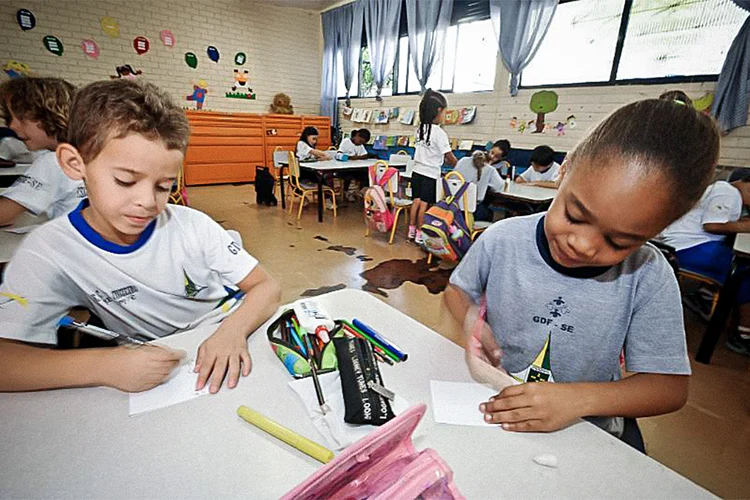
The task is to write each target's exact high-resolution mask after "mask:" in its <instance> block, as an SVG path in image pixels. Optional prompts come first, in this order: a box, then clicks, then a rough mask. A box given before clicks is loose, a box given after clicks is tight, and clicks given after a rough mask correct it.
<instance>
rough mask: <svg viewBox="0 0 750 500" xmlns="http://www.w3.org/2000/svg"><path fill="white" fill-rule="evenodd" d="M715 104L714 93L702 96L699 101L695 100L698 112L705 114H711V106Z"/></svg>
mask: <svg viewBox="0 0 750 500" xmlns="http://www.w3.org/2000/svg"><path fill="white" fill-rule="evenodd" d="M713 103H714V93H713V92H706V93H705V94H703V95H702V96H700V97H699V98H698V99H693V106H694V107H695V110H696V111H700V112H701V113H704V114H709V113H710V112H711V105H712V104H713Z"/></svg>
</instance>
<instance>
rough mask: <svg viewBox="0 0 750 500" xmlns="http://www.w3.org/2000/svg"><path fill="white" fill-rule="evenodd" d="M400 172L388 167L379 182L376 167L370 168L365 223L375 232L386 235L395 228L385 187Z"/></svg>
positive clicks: (366, 193) (366, 192)
mask: <svg viewBox="0 0 750 500" xmlns="http://www.w3.org/2000/svg"><path fill="white" fill-rule="evenodd" d="M397 172H398V170H396V169H395V168H393V167H388V168H387V169H386V171H385V172H384V173H383V176H382V177H381V178H380V180H378V171H377V167H376V166H375V165H372V166H370V181H371V182H370V184H372V185H371V186H370V187H368V188H367V190H366V191H365V223H366V224H367V227H369V228H370V229H371V230H373V231H379V232H381V233H386V232H388V231H390V230H391V228H392V227H393V212H392V211H391V210H389V209H388V203H387V201H386V197H385V190H384V189H383V186H386V185H387V184H388V181H390V179H391V177H393V176H394V175H395V174H396V173H397Z"/></svg>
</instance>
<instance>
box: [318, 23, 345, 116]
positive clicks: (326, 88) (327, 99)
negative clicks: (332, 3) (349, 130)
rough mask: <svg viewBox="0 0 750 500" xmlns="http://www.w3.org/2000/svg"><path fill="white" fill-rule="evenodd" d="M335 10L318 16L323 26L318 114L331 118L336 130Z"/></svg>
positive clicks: (336, 51) (336, 41) (337, 110)
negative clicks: (321, 71) (321, 72)
mask: <svg viewBox="0 0 750 500" xmlns="http://www.w3.org/2000/svg"><path fill="white" fill-rule="evenodd" d="M339 17H340V14H339V13H338V12H337V10H329V11H328V12H323V14H321V16H320V20H321V23H322V24H323V74H322V75H321V76H322V79H321V89H320V114H321V115H323V116H329V117H330V118H331V126H332V127H334V128H336V127H337V126H338V121H339V106H338V101H337V99H336V96H337V93H338V92H337V91H338V88H337V87H338V68H337V66H336V55H337V53H338V49H339V46H338V41H339V36H338V29H337V25H338V22H337V21H338V18H339Z"/></svg>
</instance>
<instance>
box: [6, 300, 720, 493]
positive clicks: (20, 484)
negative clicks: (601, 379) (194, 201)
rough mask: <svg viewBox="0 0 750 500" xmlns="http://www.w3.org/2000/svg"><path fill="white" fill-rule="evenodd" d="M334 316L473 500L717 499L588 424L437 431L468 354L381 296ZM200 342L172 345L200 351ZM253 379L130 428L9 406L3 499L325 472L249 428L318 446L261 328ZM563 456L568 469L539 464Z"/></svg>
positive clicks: (96, 393)
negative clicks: (367, 332)
mask: <svg viewBox="0 0 750 500" xmlns="http://www.w3.org/2000/svg"><path fill="white" fill-rule="evenodd" d="M318 300H319V301H320V303H321V304H322V305H323V306H324V307H325V308H326V309H327V310H328V311H329V312H330V313H331V314H332V315H333V316H334V317H337V318H338V317H343V318H349V319H351V318H352V317H357V318H359V319H362V320H363V321H365V322H367V323H369V324H370V325H371V326H372V327H373V328H375V329H377V330H380V331H381V332H382V333H383V334H384V335H386V336H388V337H389V338H392V339H393V341H394V342H396V343H397V344H399V345H400V346H401V347H402V348H403V349H404V350H405V351H406V352H407V353H408V354H409V360H408V361H406V362H404V363H400V364H398V365H396V366H383V367H382V371H383V378H384V381H385V383H386V385H387V386H388V387H389V388H391V389H393V390H395V391H396V392H397V393H399V394H401V395H402V396H403V397H404V398H406V399H407V400H408V401H409V403H410V404H416V403H419V402H425V403H427V405H428V411H427V413H426V414H425V417H424V419H423V420H422V423H421V424H420V426H419V427H418V428H417V431H416V433H415V439H414V440H415V445H416V447H417V449H424V448H433V449H435V450H437V451H438V452H439V453H440V455H441V456H442V457H443V458H444V459H445V460H446V462H447V463H448V464H449V465H450V467H451V468H452V469H453V471H454V473H455V479H456V484H457V485H458V487H459V489H460V490H461V492H462V493H463V494H464V495H466V497H467V498H560V497H572V498H603V497H611V498H708V497H710V494H709V493H708V492H707V491H705V490H703V489H701V488H700V487H698V486H696V485H695V484H693V483H691V482H690V481H688V480H687V479H685V478H683V477H681V476H679V475H678V474H676V473H675V472H672V471H671V470H669V469H667V468H666V467H664V466H662V465H660V464H659V463H657V462H655V461H654V460H652V459H650V458H647V457H645V456H643V455H641V454H640V453H638V452H636V451H635V450H633V449H632V448H630V447H629V446H627V445H625V444H622V443H621V442H620V441H619V440H617V439H615V438H614V437H611V436H610V435H609V434H607V433H605V432H604V431H601V430H599V429H598V428H596V427H594V426H593V425H592V424H589V423H585V422H581V423H578V424H576V425H573V426H571V427H569V428H567V429H565V430H563V431H560V432H556V433H553V434H521V433H510V432H505V431H503V430H501V429H499V428H497V427H493V426H488V427H487V428H483V427H456V426H448V425H440V424H436V423H435V422H434V419H433V415H432V411H431V409H429V406H430V405H431V401H430V395H429V380H430V379H434V380H451V381H469V380H470V377H469V374H468V371H467V369H466V365H465V363H464V361H463V351H462V350H461V349H460V348H459V347H457V346H456V345H455V344H453V343H452V342H450V341H449V340H447V339H445V338H444V337H442V336H440V335H438V334H437V333H435V332H433V331H431V330H429V329H428V328H426V327H425V326H423V325H421V324H419V323H417V322H416V321H414V320H413V319H411V318H409V317H407V316H405V315H403V314H402V313H400V312H398V311H396V310H395V309H393V308H392V307H390V306H388V305H387V304H385V303H384V302H382V301H380V300H379V299H377V298H375V297H373V296H372V295H370V294H368V293H366V292H362V291H353V290H341V291H338V292H333V293H329V294H325V295H321V296H319V297H318ZM205 334H206V333H205V331H204V332H200V331H198V332H192V333H187V334H183V335H179V336H173V337H172V338H169V339H167V341H168V343H170V344H171V345H174V346H180V347H190V348H191V350H190V351H189V352H190V355H192V354H193V353H194V350H195V347H196V346H197V345H198V343H199V341H200V340H201V338H202V337H203V336H204V335H205ZM249 342H250V352H251V355H252V357H253V371H252V373H251V374H250V376H249V377H248V378H245V379H242V380H241V381H240V384H239V386H238V387H237V388H236V389H234V390H231V391H228V390H222V392H220V393H219V394H218V395H214V396H210V395H207V396H202V397H199V398H197V399H194V400H192V401H188V402H186V403H182V404H179V405H175V406H172V407H169V408H165V409H162V410H158V411H155V412H152V413H147V414H142V415H140V416H135V417H128V396H127V395H126V394H124V393H121V392H118V391H116V390H114V389H106V388H94V389H68V390H60V391H47V392H37V393H21V394H0V408H2V410H0V418H1V419H0V421H2V425H0V442H1V443H2V453H0V497H3V498H29V497H43V498H48V497H56V498H83V497H97V498H142V497H150V498H178V497H179V498H228V497H233V498H238V497H243V498H253V499H256V498H258V499H265V498H278V497H279V496H280V495H282V494H283V493H285V492H287V491H288V490H290V489H291V488H292V487H293V486H295V485H297V484H298V483H300V482H301V481H302V480H303V479H304V478H306V477H307V476H308V475H310V474H311V473H312V472H314V471H315V470H316V469H317V468H318V467H320V464H319V463H317V462H315V461H314V460H313V459H311V458H309V457H307V456H306V455H303V454H302V453H300V452H298V451H297V450H294V449H292V448H290V447H288V446H286V445H285V444H283V443H281V442H279V441H277V440H275V439H273V438H271V437H270V436H267V435H266V434H264V433H263V432H262V431H260V430H258V429H256V428H254V427H253V426H251V425H250V424H248V423H246V422H245V421H243V420H241V419H240V418H239V417H238V416H237V415H236V414H235V411H236V409H237V407H238V406H240V405H243V404H244V405H248V406H250V407H252V408H254V409H257V410H259V411H260V412H262V413H264V414H265V415H267V416H269V417H270V418H273V419H275V420H277V421H278V422H279V423H281V424H282V425H286V426H288V427H290V428H292V429H295V430H296V431H298V432H300V433H301V434H303V435H305V436H308V437H310V438H312V439H314V440H317V441H320V440H321V438H320V436H319V435H318V434H317V431H316V430H315V429H314V427H313V425H312V423H311V422H310V420H309V419H308V417H307V416H306V414H305V411H304V409H303V408H302V405H301V404H300V403H299V401H298V400H297V398H296V395H294V394H293V393H292V390H291V389H289V387H288V386H287V382H288V381H289V380H291V377H290V376H289V375H288V374H287V372H286V370H285V369H284V368H283V366H282V364H281V363H280V362H279V360H278V359H277V358H276V357H275V355H274V354H273V352H272V351H271V348H270V347H269V345H268V340H267V337H266V335H265V325H264V326H263V327H262V328H261V329H259V331H257V332H256V333H255V334H253V335H252V336H251V337H250V341H249ZM541 453H553V454H555V455H556V456H557V458H558V460H559V468H558V469H548V468H545V467H542V466H539V465H536V464H534V463H533V462H532V458H533V457H534V456H536V455H539V454H541Z"/></svg>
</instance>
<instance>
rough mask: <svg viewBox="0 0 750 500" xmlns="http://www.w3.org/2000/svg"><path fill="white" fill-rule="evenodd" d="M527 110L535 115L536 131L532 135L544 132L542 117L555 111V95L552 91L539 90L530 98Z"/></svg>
mask: <svg viewBox="0 0 750 500" xmlns="http://www.w3.org/2000/svg"><path fill="white" fill-rule="evenodd" d="M529 109H531V111H533V112H534V113H536V122H535V125H536V130H534V131H533V132H532V134H541V133H542V132H544V115H545V114H547V113H552V112H553V111H554V110H556V109H557V93H556V92H554V91H552V90H540V91H539V92H535V93H534V94H533V95H532V96H531V101H530V102H529Z"/></svg>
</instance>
